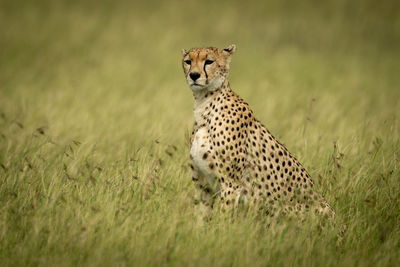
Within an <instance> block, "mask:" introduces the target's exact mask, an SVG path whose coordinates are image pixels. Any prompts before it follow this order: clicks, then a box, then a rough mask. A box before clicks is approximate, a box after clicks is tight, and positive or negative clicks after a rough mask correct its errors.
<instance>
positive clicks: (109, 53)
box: [0, 0, 400, 266]
mask: <svg viewBox="0 0 400 267" xmlns="http://www.w3.org/2000/svg"><path fill="white" fill-rule="evenodd" d="M322 2H323V1H269V2H264V1H259V2H254V3H252V2H251V1H250V2H249V1H207V0H205V1H185V2H183V1H164V2H163V1H153V0H149V1H145V2H141V3H139V2H134V1H119V2H118V3H117V2H116V1H107V0H101V1H50V0H49V1H25V2H24V1H11V0H10V1H4V0H3V1H0V35H1V37H0V266H37V265H41V266H76V265H77V266H154V265H156V266H160V265H162V266H188V265H189V266H292V265H299V266H355V265H357V266H399V265H400V5H399V4H398V2H396V1H379V2H377V1H372V0H371V1H344V0H337V1H334V0H332V1H326V2H325V3H322ZM231 43H234V44H236V45H237V52H236V54H235V55H234V56H233V59H232V64H231V74H230V83H231V87H232V88H233V90H235V91H236V92H237V93H238V94H239V95H241V96H242V97H243V98H244V99H245V100H246V101H247V102H248V103H249V104H250V106H251V107H252V109H253V110H254V112H255V114H256V116H257V118H258V119H259V120H260V121H262V122H263V124H265V125H266V126H267V128H268V129H269V130H270V131H271V132H272V133H273V134H274V135H275V136H276V137H277V138H278V139H279V140H280V141H281V142H282V143H283V144H285V145H286V146H287V147H288V149H289V150H290V151H291V152H292V153H293V154H294V155H296V157H297V158H298V159H299V160H300V161H301V162H302V163H303V164H304V165H305V167H306V168H307V169H308V171H309V173H310V174H311V175H312V177H313V179H314V182H315V188H316V190H317V191H318V192H320V193H322V194H323V195H324V196H325V197H326V199H327V200H328V202H329V203H330V204H331V206H332V207H333V208H334V209H335V211H336V214H337V220H338V221H339V222H340V223H339V224H341V225H345V226H346V229H347V230H346V232H345V233H344V235H343V237H342V240H341V242H338V227H339V226H336V227H335V226H332V227H330V226H329V227H326V228H324V229H322V230H321V229H319V228H318V227H316V224H317V223H318V222H316V219H315V218H314V219H309V220H307V221H305V222H303V223H301V224H299V223H295V222H293V221H286V220H285V219H281V220H279V221H272V222H269V223H271V225H270V226H269V227H266V224H267V221H266V218H257V217H256V216H252V215H251V214H249V215H247V216H241V215H238V216H237V217H235V218H230V216H229V215H227V214H220V213H218V212H215V214H213V217H212V220H211V222H209V223H206V224H205V225H203V226H200V225H198V224H197V218H196V217H195V214H196V210H195V206H194V204H193V193H194V187H193V185H192V181H191V176H190V172H189V168H188V164H189V154H188V134H189V132H190V130H191V125H192V122H193V114H192V108H193V106H192V105H193V99H192V98H193V97H192V93H191V91H190V89H189V88H188V87H187V85H186V84H185V79H184V77H183V71H182V67H181V52H180V51H181V49H182V48H186V49H188V48H191V47H199V46H210V45H211V46H217V47H224V46H227V45H229V44H231Z"/></svg>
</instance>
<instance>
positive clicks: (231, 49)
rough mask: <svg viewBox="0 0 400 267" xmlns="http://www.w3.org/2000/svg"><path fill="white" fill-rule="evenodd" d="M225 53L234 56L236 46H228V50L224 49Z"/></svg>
mask: <svg viewBox="0 0 400 267" xmlns="http://www.w3.org/2000/svg"><path fill="white" fill-rule="evenodd" d="M223 51H224V52H227V53H228V54H229V55H232V54H233V53H235V51H236V45H234V44H231V45H230V46H228V47H227V48H224V49H223Z"/></svg>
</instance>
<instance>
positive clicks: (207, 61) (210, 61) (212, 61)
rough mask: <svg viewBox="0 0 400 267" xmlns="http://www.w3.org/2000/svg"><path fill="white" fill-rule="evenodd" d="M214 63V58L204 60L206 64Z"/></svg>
mask: <svg viewBox="0 0 400 267" xmlns="http://www.w3.org/2000/svg"><path fill="white" fill-rule="evenodd" d="M213 63H214V60H209V59H207V60H206V62H204V64H205V65H211V64H213Z"/></svg>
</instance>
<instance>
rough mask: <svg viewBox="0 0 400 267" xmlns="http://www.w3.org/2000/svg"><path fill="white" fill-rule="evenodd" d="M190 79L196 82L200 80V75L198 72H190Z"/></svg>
mask: <svg viewBox="0 0 400 267" xmlns="http://www.w3.org/2000/svg"><path fill="white" fill-rule="evenodd" d="M189 76H190V78H192V80H193V81H196V80H197V79H198V78H200V73H198V72H191V73H190V74H189Z"/></svg>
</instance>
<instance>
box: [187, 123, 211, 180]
mask: <svg viewBox="0 0 400 267" xmlns="http://www.w3.org/2000/svg"><path fill="white" fill-rule="evenodd" d="M190 156H191V159H192V163H193V164H194V165H195V166H196V167H197V168H199V170H200V171H201V172H203V173H204V174H206V175H210V174H211V170H210V163H211V160H212V159H211V151H210V139H209V135H208V133H207V129H206V128H205V127H202V128H200V129H198V130H197V132H196V133H195V134H194V136H193V141H192V146H191V147H190Z"/></svg>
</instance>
